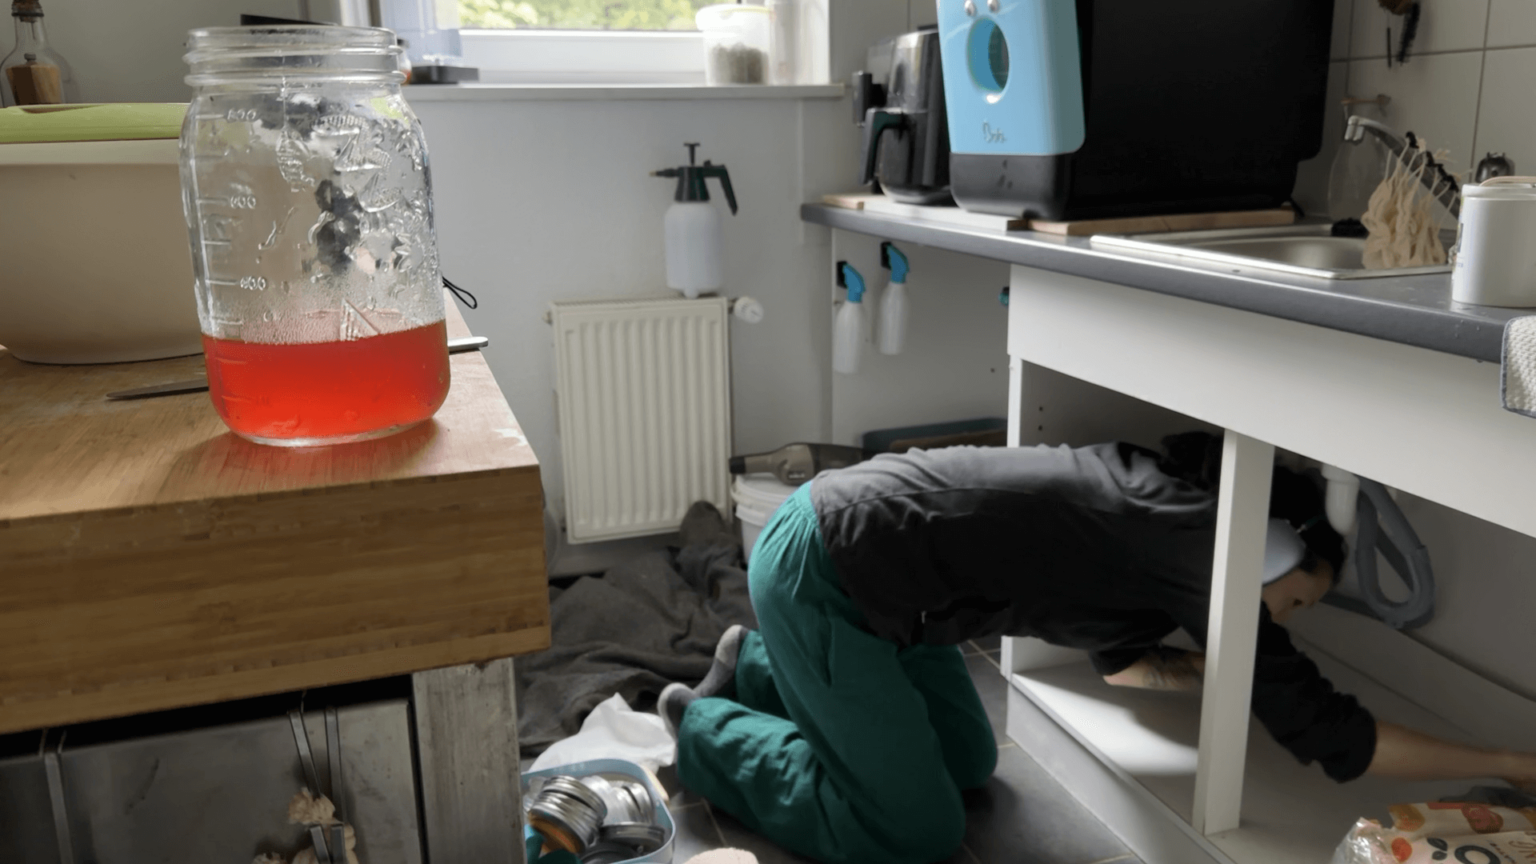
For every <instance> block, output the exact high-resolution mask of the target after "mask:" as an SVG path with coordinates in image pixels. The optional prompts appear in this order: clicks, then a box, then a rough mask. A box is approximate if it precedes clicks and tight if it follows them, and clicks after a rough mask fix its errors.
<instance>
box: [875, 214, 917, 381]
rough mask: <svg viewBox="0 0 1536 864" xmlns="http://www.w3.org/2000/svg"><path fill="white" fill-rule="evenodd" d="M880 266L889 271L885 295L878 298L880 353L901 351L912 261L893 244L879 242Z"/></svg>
mask: <svg viewBox="0 0 1536 864" xmlns="http://www.w3.org/2000/svg"><path fill="white" fill-rule="evenodd" d="M880 266H881V267H884V268H886V269H887V270H889V271H891V280H890V283H889V284H887V285H886V288H885V298H884V299H883V300H882V301H881V302H880V353H881V354H900V353H901V349H902V348H903V347H905V346H906V344H907V273H908V272H910V271H911V269H912V268H911V265H910V264H909V263H908V262H907V256H906V255H905V254H903V253H902V251H901V250H900V249H897V248H896V244H894V243H892V242H891V241H889V240H887V241H885V242H884V243H881V244H880Z"/></svg>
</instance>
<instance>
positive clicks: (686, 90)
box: [402, 83, 847, 102]
mask: <svg viewBox="0 0 1536 864" xmlns="http://www.w3.org/2000/svg"><path fill="white" fill-rule="evenodd" d="M846 89H847V88H845V87H844V86H843V85H842V84H793V85H776V84H738V85H723V86H716V87H709V86H706V85H703V84H494V83H484V84H414V85H410V86H407V87H404V88H402V91H403V92H404V93H405V98H406V100H407V101H410V102H545V101H573V102H574V101H625V100H647V99H649V100H657V99H662V100H672V99H841V98H843V95H844V93H845V92H846Z"/></svg>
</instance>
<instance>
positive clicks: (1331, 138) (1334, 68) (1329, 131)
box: [1294, 61, 1349, 216]
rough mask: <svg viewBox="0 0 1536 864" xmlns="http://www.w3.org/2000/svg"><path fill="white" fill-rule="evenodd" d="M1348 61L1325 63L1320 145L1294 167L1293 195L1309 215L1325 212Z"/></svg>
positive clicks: (1340, 137) (1340, 128)
mask: <svg viewBox="0 0 1536 864" xmlns="http://www.w3.org/2000/svg"><path fill="white" fill-rule="evenodd" d="M1348 74H1349V64H1348V63H1346V62H1344V61H1339V62H1336V63H1329V64H1328V99H1327V101H1326V103H1325V104H1324V106H1323V110H1324V114H1323V146H1322V149H1321V150H1319V151H1318V152H1317V155H1316V156H1314V157H1312V158H1311V159H1308V160H1307V161H1305V162H1303V163H1301V165H1299V166H1298V167H1297V170H1296V192H1295V195H1294V197H1295V198H1296V203H1297V204H1300V205H1301V209H1303V210H1305V211H1307V215H1309V216H1321V215H1323V214H1325V213H1327V212H1328V177H1329V174H1330V173H1331V172H1332V170H1333V157H1334V154H1335V153H1337V152H1339V145H1340V144H1341V143H1343V138H1344V110H1343V107H1342V106H1341V105H1340V104H1339V102H1340V100H1342V99H1343V98H1344V96H1345V93H1346V92H1347V91H1346V90H1345V87H1344V82H1345V79H1346V78H1347V76H1348Z"/></svg>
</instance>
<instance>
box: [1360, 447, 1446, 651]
mask: <svg viewBox="0 0 1536 864" xmlns="http://www.w3.org/2000/svg"><path fill="white" fill-rule="evenodd" d="M1356 508H1357V512H1358V513H1359V515H1360V518H1359V525H1360V532H1359V534H1358V535H1357V537H1356V540H1355V573H1356V574H1358V575H1359V577H1360V592H1361V594H1363V595H1364V597H1365V606H1366V607H1367V608H1368V609H1369V610H1370V611H1371V614H1373V615H1374V616H1375V617H1377V618H1380V619H1381V620H1382V621H1384V622H1386V623H1387V625H1388V626H1390V627H1392V628H1394V629H1397V630H1411V629H1413V628H1415V627H1422V626H1424V625H1425V624H1428V623H1429V622H1430V619H1432V618H1434V617H1435V574H1434V570H1433V569H1432V568H1431V567H1430V564H1429V550H1428V549H1426V548H1424V544H1423V543H1422V542H1421V541H1420V540H1419V535H1418V534H1416V533H1414V530H1413V526H1412V525H1411V524H1409V522H1408V517H1407V516H1405V515H1403V511H1402V508H1400V507H1398V506H1397V502H1396V501H1393V500H1392V497H1391V496H1390V495H1388V494H1387V490H1386V487H1384V486H1382V485H1381V484H1380V483H1377V482H1376V481H1375V480H1370V479H1367V478H1365V477H1361V478H1360V497H1359V499H1358V501H1357V503H1356ZM1378 520H1379V521H1378ZM1377 550H1380V551H1381V554H1382V557H1384V558H1386V559H1387V563H1388V564H1389V565H1391V567H1392V569H1394V570H1396V571H1397V573H1398V575H1399V576H1401V577H1402V579H1403V582H1404V583H1406V584H1407V586H1408V591H1409V594H1408V599H1406V600H1402V601H1396V600H1392V599H1390V598H1388V597H1387V595H1386V593H1385V592H1383V591H1382V590H1381V575H1380V574H1379V573H1378V572H1377V570H1376V552H1377ZM1404 550H1407V551H1406V552H1404Z"/></svg>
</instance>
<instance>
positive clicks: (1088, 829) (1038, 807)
mask: <svg viewBox="0 0 1536 864" xmlns="http://www.w3.org/2000/svg"><path fill="white" fill-rule="evenodd" d="M997 657H998V645H997V643H996V640H991V641H990V642H987V643H984V644H981V645H977V644H975V643H972V644H968V645H967V646H966V665H967V666H969V667H970V669H971V677H972V679H973V680H974V681H975V682H976V689H977V691H978V692H980V694H981V699H982V702H983V703H984V704H985V705H986V708H987V715H988V716H989V717H991V718H992V728H993V730H994V732H995V733H996V735H997V741H998V765H997V772H996V773H995V774H993V776H992V782H991V783H990V784H989V785H988V786H987V787H986V788H985V789H980V790H977V791H976V792H973V793H969V794H968V795H967V796H966V802H965V806H966V811H967V813H968V819H969V821H968V823H967V826H966V835H965V846H964V848H962V849H961V850H960V851H959V852H957V853H955V856H954V857H953V858H951V859H950V861H951V862H953V864H1011V862H1021V861H1028V862H1031V864H1109V862H1115V864H1139V861H1138V859H1137V858H1136V856H1135V855H1133V854H1131V852H1130V850H1128V849H1126V848H1125V844H1123V843H1121V842H1120V841H1119V839H1117V838H1116V837H1115V835H1113V834H1111V833H1110V832H1109V829H1107V828H1105V827H1104V824H1103V823H1102V822H1100V821H1099V820H1098V819H1097V818H1096V817H1095V816H1094V815H1093V813H1091V812H1090V811H1089V810H1088V809H1087V808H1086V807H1084V806H1083V805H1082V804H1080V803H1078V802H1077V800H1076V799H1075V798H1073V797H1072V796H1071V795H1069V794H1068V793H1067V791H1066V790H1065V789H1064V788H1062V786H1061V785H1060V784H1059V783H1057V782H1056V781H1055V779H1053V778H1052V777H1051V776H1050V775H1049V774H1047V773H1046V772H1045V769H1043V768H1041V767H1040V766H1039V765H1038V764H1036V762H1035V760H1033V759H1031V758H1030V757H1029V756H1026V755H1025V754H1024V752H1023V751H1022V750H1020V749H1019V748H1018V746H1017V745H1015V744H1013V743H1012V742H1010V741H1008V739H1007V736H1006V735H1005V734H1004V732H1003V711H1004V705H1005V704H1006V701H1007V695H1008V694H1007V686H1008V685H1007V683H1006V682H1005V681H1004V680H1003V677H1002V675H1000V674H998V669H997ZM662 782H663V783H664V784H665V785H666V787H667V791H669V792H671V793H672V800H671V801H670V802H669V805H668V806H669V807H670V808H671V810H672V816H673V818H674V819H675V820H676V821H677V840H676V844H675V846H674V847H673V855H672V860H673V861H674V862H676V864H686V862H687V861H688V859H689V858H690V857H692V856H693V855H696V854H698V853H699V852H703V851H706V850H709V849H715V848H718V847H721V846H734V847H736V848H738V849H746V850H748V851H750V852H752V853H754V854H755V855H757V858H758V860H759V861H760V862H762V864H786V862H802V861H805V860H806V859H804V858H801V857H800V856H798V855H795V854H793V853H791V852H788V851H785V850H784V849H781V848H779V847H778V846H776V845H774V844H773V843H772V842H771V841H769V840H767V839H766V838H763V837H759V836H757V835H755V834H753V833H752V832H751V831H748V830H747V829H746V827H745V826H743V825H742V824H741V823H740V822H738V821H736V820H735V819H733V818H731V816H730V815H728V814H726V813H724V812H722V811H720V810H717V809H715V808H713V807H711V806H710V805H709V802H707V801H704V800H702V799H700V798H699V797H698V796H696V795H694V794H693V793H691V792H688V791H687V790H684V789H682V788H681V787H680V786H679V784H678V783H677V775H676V774H675V773H673V772H672V771H670V770H668V771H666V772H664V773H663V776H662Z"/></svg>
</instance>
